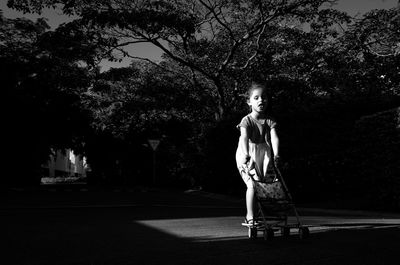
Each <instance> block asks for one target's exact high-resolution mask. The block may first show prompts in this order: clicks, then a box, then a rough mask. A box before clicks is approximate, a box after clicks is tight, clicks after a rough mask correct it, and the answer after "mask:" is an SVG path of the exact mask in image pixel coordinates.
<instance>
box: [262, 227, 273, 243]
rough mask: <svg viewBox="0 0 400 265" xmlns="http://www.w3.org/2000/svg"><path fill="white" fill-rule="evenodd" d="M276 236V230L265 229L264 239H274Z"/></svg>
mask: <svg viewBox="0 0 400 265" xmlns="http://www.w3.org/2000/svg"><path fill="white" fill-rule="evenodd" d="M274 236H275V233H274V230H272V229H271V228H266V229H264V240H272V239H273V238H274Z"/></svg>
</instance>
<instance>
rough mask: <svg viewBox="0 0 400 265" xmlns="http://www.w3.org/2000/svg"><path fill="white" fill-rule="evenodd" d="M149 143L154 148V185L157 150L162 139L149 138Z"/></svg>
mask: <svg viewBox="0 0 400 265" xmlns="http://www.w3.org/2000/svg"><path fill="white" fill-rule="evenodd" d="M147 141H148V142H149V145H150V147H151V149H152V150H153V185H155V184H156V150H157V147H158V145H159V144H160V140H158V139H148V140H147Z"/></svg>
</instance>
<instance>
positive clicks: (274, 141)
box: [271, 128, 279, 157]
mask: <svg viewBox="0 0 400 265" xmlns="http://www.w3.org/2000/svg"><path fill="white" fill-rule="evenodd" d="M271 144H272V150H273V151H274V155H275V157H277V156H279V137H278V134H277V133H276V130H275V128H272V129H271Z"/></svg>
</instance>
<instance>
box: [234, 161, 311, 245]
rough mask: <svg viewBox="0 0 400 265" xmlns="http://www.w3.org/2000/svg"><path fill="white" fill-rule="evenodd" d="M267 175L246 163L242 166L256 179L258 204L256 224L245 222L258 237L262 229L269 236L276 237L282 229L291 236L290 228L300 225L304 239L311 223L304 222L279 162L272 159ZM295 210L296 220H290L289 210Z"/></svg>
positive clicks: (282, 231)
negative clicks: (276, 163) (273, 161)
mask: <svg viewBox="0 0 400 265" xmlns="http://www.w3.org/2000/svg"><path fill="white" fill-rule="evenodd" d="M270 164H272V165H270V166H269V167H268V170H267V174H266V176H265V178H264V179H258V177H257V175H256V173H255V171H254V169H253V170H250V169H249V167H248V166H246V165H244V166H243V167H242V168H240V173H241V174H248V175H249V177H250V178H251V180H252V181H253V183H254V189H255V199H256V202H257V203H256V205H257V206H258V214H257V216H256V217H255V219H254V220H255V222H253V223H252V224H243V225H244V226H246V227H248V236H249V238H256V237H257V232H258V231H263V236H264V239H265V240H270V239H272V238H273V237H274V235H275V231H276V230H278V231H279V230H280V232H281V234H282V236H285V237H287V236H289V235H290V232H291V231H290V229H291V228H294V229H298V234H299V237H300V238H301V239H304V238H307V237H308V236H309V234H310V231H309V229H308V227H306V226H303V225H302V224H301V222H300V218H299V215H298V212H297V210H296V207H295V205H294V203H293V201H292V196H291V195H290V193H289V190H288V188H287V186H286V184H285V181H284V179H283V177H282V175H281V173H280V171H279V169H278V167H277V166H276V165H275V163H270ZM290 213H294V215H295V217H296V222H295V223H293V224H289V223H288V214H290Z"/></svg>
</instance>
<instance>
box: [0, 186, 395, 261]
mask: <svg viewBox="0 0 400 265" xmlns="http://www.w3.org/2000/svg"><path fill="white" fill-rule="evenodd" d="M20 195H21V196H22V194H20ZM70 195H71V194H70V193H65V194H63V195H60V194H58V195H57V196H60V197H62V196H64V197H66V198H68V196H70ZM88 195H89V196H90V194H88ZM88 195H85V196H88ZM57 196H55V197H57ZM93 196H95V195H93ZM104 196H107V194H106V193H104V194H102V195H101V196H100V197H101V198H103V200H104V202H103V203H102V204H99V205H100V206H99V205H98V207H97V206H95V207H81V206H82V204H80V205H78V207H67V205H66V204H62V206H63V207H58V208H57V207H56V205H55V204H54V203H48V204H46V203H44V202H41V203H39V204H37V205H36V206H37V207H31V208H29V207H27V206H26V205H25V207H14V208H10V207H8V208H3V209H1V210H0V218H1V219H2V223H3V224H5V225H3V226H2V230H3V231H2V233H1V234H2V235H1V239H0V240H1V244H2V246H3V247H2V250H3V253H4V254H3V255H2V258H1V259H2V260H3V262H1V264H10V265H14V264H21V265H22V264H29V265H36V264H44V265H50V264H51V265H55V264H63V265H67V264H76V265H81V264H87V265H89V264H90V265H100V264H110V265H111V264H124V265H125V264H207V265H210V264H255V265H256V264H273V265H274V264H360V265H361V264H362V265H368V264H371V265H372V264H374V265H375V264H393V265H394V264H400V253H399V252H398V242H399V241H400V229H399V227H398V226H383V225H382V226H380V225H379V222H376V223H375V226H373V227H372V226H371V227H368V226H367V227H364V228H360V227H359V226H357V227H354V229H346V230H341V229H339V230H327V231H326V232H321V233H313V234H312V235H311V237H310V238H309V239H306V240H300V239H299V238H298V237H297V236H296V235H293V236H290V237H289V238H283V237H279V236H277V237H276V238H274V239H273V240H272V241H264V240H263V239H261V238H257V239H255V240H250V239H248V238H247V237H246V231H245V230H244V229H243V228H241V227H240V225H239V222H240V220H241V216H242V213H243V209H242V208H241V207H240V205H239V204H236V203H227V202H223V201H219V200H213V199H211V198H205V199H204V198H203V199H202V198H200V197H196V196H190V195H183V194H175V193H165V194H163V193H153V194H149V193H146V194H140V193H138V194H131V195H129V196H128V195H123V196H128V197H129V198H130V201H129V202H128V201H126V202H125V203H126V204H125V206H124V207H117V206H118V205H121V201H118V203H117V202H115V201H114V202H111V198H112V197H113V196H116V195H113V194H109V195H108V196H109V199H108V200H107V197H104ZM29 198H30V197H29V196H28V197H25V199H29ZM49 198H50V197H48V198H47V199H49ZM18 200H20V201H21V202H23V200H22V199H21V197H19V199H18ZM58 200H61V199H60V198H58ZM71 200H72V201H73V199H72V198H71ZM87 200H89V198H87ZM114 200H115V198H114ZM62 201H64V199H63V200H62ZM65 201H68V200H67V199H65ZM105 202H108V203H110V204H109V207H108V206H107V207H106V205H104V203H105ZM14 203H15V202H14ZM14 205H16V204H14ZM46 205H50V206H51V207H47V206H46ZM101 205H103V206H101ZM31 206H32V204H31ZM39 206H40V207H39ZM75 206H76V205H75ZM157 224H158V225H157ZM160 224H161V225H160ZM161 228H162V229H161ZM205 230H207V231H205ZM170 231H174V233H171V232H170ZM242 232H243V233H242ZM210 234H211V235H213V234H215V235H216V236H215V238H214V240H211V238H210V236H209V235H210ZM217 234H218V235H217ZM202 235H203V237H202ZM204 235H208V236H204Z"/></svg>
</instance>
